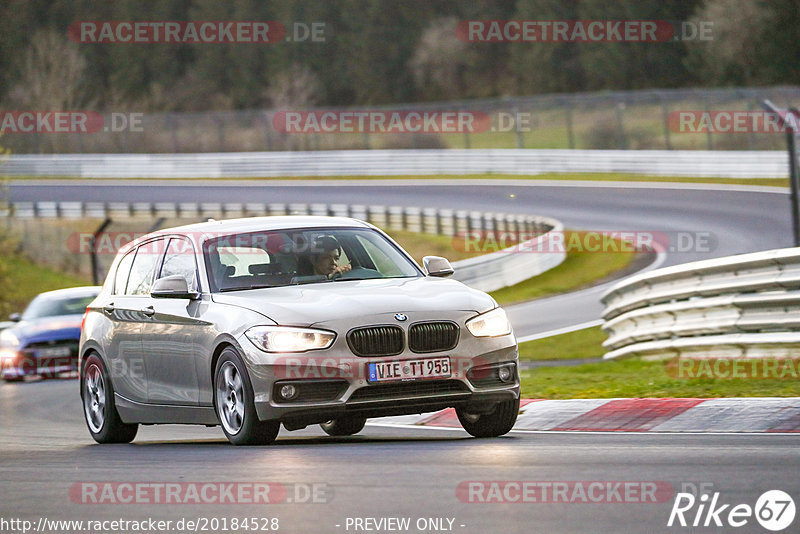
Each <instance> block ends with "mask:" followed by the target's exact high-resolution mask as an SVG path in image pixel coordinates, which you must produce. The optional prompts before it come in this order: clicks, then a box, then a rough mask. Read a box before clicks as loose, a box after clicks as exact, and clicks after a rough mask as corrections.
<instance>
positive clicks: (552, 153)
mask: <svg viewBox="0 0 800 534" xmlns="http://www.w3.org/2000/svg"><path fill="white" fill-rule="evenodd" d="M543 173H562V174H567V173H628V174H649V175H658V176H704V177H723V178H786V177H787V176H789V159H788V156H787V155H786V153H785V152H781V151H741V152H737V151H701V150H534V149H472V150H465V149H445V150H438V149H431V150H330V151H311V152H238V153H209V154H52V155H12V156H10V157H8V158H7V159H6V160H5V162H4V163H3V164H2V165H0V174H3V175H8V176H74V177H81V178H254V177H280V176H375V175H378V176H381V175H382V176H403V175H412V176H421V175H449V174H504V175H537V174H543Z"/></svg>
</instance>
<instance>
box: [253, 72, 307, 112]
mask: <svg viewBox="0 0 800 534" xmlns="http://www.w3.org/2000/svg"><path fill="white" fill-rule="evenodd" d="M320 93H321V85H320V83H319V78H317V75H316V74H314V72H313V71H312V70H311V69H309V68H308V67H306V66H305V65H300V64H297V63H293V64H292V65H291V66H290V67H289V68H288V69H287V70H285V71H283V72H281V73H280V74H278V75H277V76H275V77H274V78H273V79H272V81H271V83H270V85H269V87H268V88H267V90H266V91H264V97H265V98H266V100H267V101H268V105H269V106H271V107H273V108H275V109H283V110H285V109H303V108H307V107H310V106H313V105H315V104H316V103H317V101H318V98H319V97H320Z"/></svg>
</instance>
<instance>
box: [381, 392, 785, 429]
mask: <svg viewBox="0 0 800 534" xmlns="http://www.w3.org/2000/svg"><path fill="white" fill-rule="evenodd" d="M369 422H370V423H372V424H380V425H403V426H405V425H411V426H430V427H445V428H447V427H452V428H461V424H460V423H459V422H458V417H456V412H455V410H453V409H452V408H448V409H447V410H442V411H440V412H436V413H434V414H430V413H428V414H421V415H403V416H399V417H381V418H377V419H370V420H369ZM514 430H552V431H576V432H581V431H583V432H797V433H800V397H790V398H730V399H574V400H545V399H522V402H521V403H520V412H519V417H518V418H517V423H516V425H514Z"/></svg>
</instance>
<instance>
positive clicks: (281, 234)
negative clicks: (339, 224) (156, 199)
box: [203, 228, 422, 291]
mask: <svg viewBox="0 0 800 534" xmlns="http://www.w3.org/2000/svg"><path fill="white" fill-rule="evenodd" d="M203 255H204V257H205V261H206V268H207V270H208V273H209V279H210V283H211V286H212V288H213V290H214V291H237V290H242V289H255V288H263V287H281V286H288V285H301V284H314V283H327V282H337V281H347V280H369V279H376V278H411V277H417V276H422V274H421V273H420V271H419V269H418V268H417V267H416V266H415V265H414V263H413V262H412V261H410V260H409V259H408V258H407V257H406V256H405V255H404V254H403V253H402V252H400V250H399V249H398V248H397V246H396V245H394V244H393V243H392V242H390V241H389V240H387V239H386V238H385V237H384V236H382V235H381V234H380V233H378V232H376V231H374V230H371V229H355V228H323V229H320V228H314V229H304V230H280V231H269V232H254V233H246V234H235V235H228V236H223V237H217V238H214V239H211V240H208V241H206V242H205V243H204V245H203Z"/></svg>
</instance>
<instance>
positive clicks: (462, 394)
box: [242, 335, 520, 429]
mask: <svg viewBox="0 0 800 534" xmlns="http://www.w3.org/2000/svg"><path fill="white" fill-rule="evenodd" d="M243 341H244V342H243V343H242V347H243V348H244V351H245V360H246V365H247V366H248V371H249V375H250V380H251V382H252V385H253V390H254V396H255V408H256V412H257V414H258V417H259V419H261V420H277V421H281V422H283V423H284V426H286V427H287V428H289V429H293V428H302V427H303V426H306V425H310V424H316V423H322V422H325V421H328V420H331V419H335V418H337V417H343V416H351V415H352V416H359V417H384V416H391V415H409V414H418V413H425V412H432V411H438V410H442V409H445V408H467V409H468V410H469V411H470V412H475V413H480V412H481V411H486V410H491V409H492V408H493V407H494V406H493V405H494V404H495V403H497V402H500V401H504V400H510V399H516V398H519V394H520V380H519V365H518V363H519V362H518V360H519V356H518V351H517V345H516V341H515V340H514V337H513V335H509V336H503V337H502V338H496V339H491V340H478V341H477V342H475V341H473V342H472V343H470V344H468V345H467V347H466V349H467V350H466V351H465V350H464V347H457V348H456V349H455V350H453V351H449V352H445V353H432V354H425V355H422V354H416V353H410V352H404V353H403V354H400V355H398V356H394V357H392V358H390V359H391V360H400V361H402V360H418V359H420V358H426V357H438V356H443V355H446V356H449V357H450V359H451V368H452V372H451V376H450V377H449V378H423V379H415V380H405V381H393V382H379V383H375V382H370V381H368V380H367V372H366V369H367V366H368V364H369V363H371V362H376V361H385V360H386V358H362V357H357V356H354V355H353V354H352V353H351V352H350V351H349V350H348V351H343V350H338V351H337V350H328V351H316V353H304V354H294V355H286V354H284V355H271V354H270V355H267V354H265V353H264V352H262V351H259V350H258V349H256V348H255V347H253V346H252V344H251V343H249V342H248V341H247V340H243ZM476 343H483V344H484V345H485V346H486V348H488V349H490V350H488V351H487V352H480V353H478V354H475V350H474V349H475V345H476ZM469 352H471V353H472V354H469ZM498 365H506V366H512V368H513V373H512V378H511V379H509V380H508V381H507V382H502V381H500V380H499V379H494V378H493V376H492V372H493V370H495V369H496V368H497V367H498ZM285 384H292V385H296V386H298V389H299V391H300V393H298V397H297V398H296V399H294V400H293V401H285V400H281V399H280V395H279V390H280V388H281V386H282V385H285Z"/></svg>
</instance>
